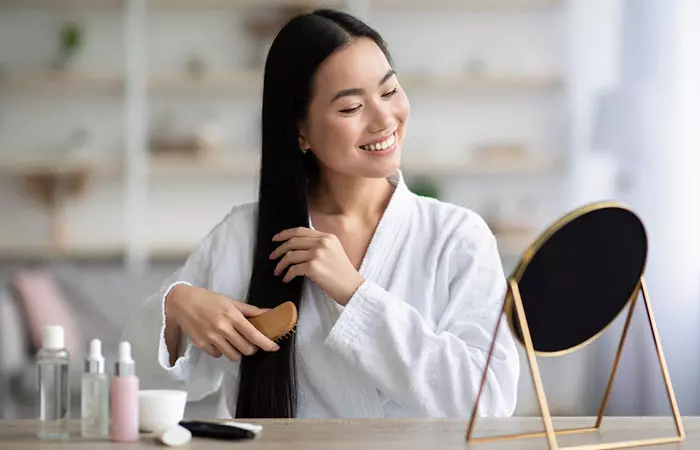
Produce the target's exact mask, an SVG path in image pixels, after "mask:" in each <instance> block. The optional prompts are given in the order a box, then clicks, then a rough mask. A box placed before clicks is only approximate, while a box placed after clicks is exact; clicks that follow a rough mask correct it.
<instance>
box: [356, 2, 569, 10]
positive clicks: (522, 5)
mask: <svg viewBox="0 0 700 450" xmlns="http://www.w3.org/2000/svg"><path fill="white" fill-rule="evenodd" d="M561 3H562V0H369V4H370V7H389V6H391V7H400V8H430V9H435V8H438V7H443V8H455V9H457V8H459V9H532V8H547V7H552V6H557V5H559V4H561Z"/></svg>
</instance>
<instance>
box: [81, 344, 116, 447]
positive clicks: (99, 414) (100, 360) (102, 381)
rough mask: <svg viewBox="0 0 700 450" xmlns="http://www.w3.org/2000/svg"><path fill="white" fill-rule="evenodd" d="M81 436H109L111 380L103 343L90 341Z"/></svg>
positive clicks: (83, 396) (82, 405) (84, 384)
mask: <svg viewBox="0 0 700 450" xmlns="http://www.w3.org/2000/svg"><path fill="white" fill-rule="evenodd" d="M80 394H81V395H80V400H81V402H80V403H81V422H80V428H81V434H82V435H83V436H84V437H88V438H106V437H108V436H109V379H108V378H107V375H106V374H105V359H104V357H103V356H102V342H101V341H100V340H99V339H93V340H92V341H90V354H89V355H88V357H87V358H86V359H85V372H84V373H83V378H82V385H81V393H80Z"/></svg>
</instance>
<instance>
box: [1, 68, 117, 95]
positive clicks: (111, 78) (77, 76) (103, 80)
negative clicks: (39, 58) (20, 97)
mask: <svg viewBox="0 0 700 450" xmlns="http://www.w3.org/2000/svg"><path fill="white" fill-rule="evenodd" d="M123 89H124V79H123V78H122V77H121V76H120V75H117V74H99V73H94V74H91V73H79V72H75V73H71V72H58V71H56V72H51V71H48V70H47V71H34V72H18V73H14V72H10V74H9V75H6V76H2V75H0V91H10V92H15V91H20V92H25V91H46V90H54V91H55V90H59V91H60V90H69V91H107V92H113V93H120V92H122V91H123Z"/></svg>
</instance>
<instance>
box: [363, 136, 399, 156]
mask: <svg viewBox="0 0 700 450" xmlns="http://www.w3.org/2000/svg"><path fill="white" fill-rule="evenodd" d="M395 142H396V132H394V133H392V134H391V136H389V137H388V138H387V139H385V140H383V141H380V142H375V143H374V144H369V145H360V149H362V150H365V151H368V152H375V151H381V150H386V149H387V148H389V147H391V146H392V145H394V143H395Z"/></svg>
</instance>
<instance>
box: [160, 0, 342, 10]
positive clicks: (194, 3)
mask: <svg viewBox="0 0 700 450" xmlns="http://www.w3.org/2000/svg"><path fill="white" fill-rule="evenodd" d="M343 5H344V2H343V1H342V0H150V1H149V6H151V7H152V8H159V9H172V8H188V9H203V8H252V7H255V8H272V7H298V8H310V9H311V8H318V7H324V6H335V7H342V6H343Z"/></svg>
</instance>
